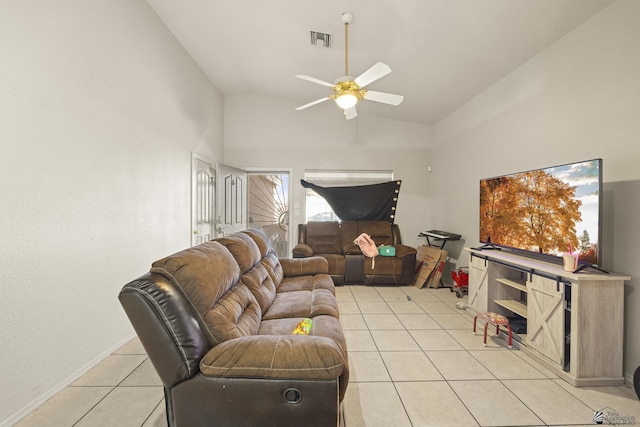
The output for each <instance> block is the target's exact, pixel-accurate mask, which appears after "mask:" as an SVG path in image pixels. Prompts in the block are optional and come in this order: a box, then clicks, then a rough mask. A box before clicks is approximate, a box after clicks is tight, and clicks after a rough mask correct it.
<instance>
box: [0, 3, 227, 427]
mask: <svg viewBox="0 0 640 427" xmlns="http://www.w3.org/2000/svg"><path fill="white" fill-rule="evenodd" d="M0 53H1V55H0V56H1V58H2V65H1V66H0V82H1V83H0V145H1V147H2V152H1V153H0V206H1V207H0V236H2V239H0V286H1V297H0V319H1V324H2V327H0V343H1V345H0V361H1V362H0V378H1V380H0V382H1V383H2V387H1V388H0V424H2V423H3V421H6V422H7V423H12V420H13V421H15V420H16V419H18V418H20V416H21V415H23V414H25V412H27V411H28V410H30V409H33V407H34V406H35V405H37V404H38V403H42V400H43V399H45V398H46V397H47V396H49V395H50V393H51V392H54V391H56V390H58V389H59V388H60V387H62V386H64V385H65V384H66V383H68V382H69V381H71V380H73V379H74V378H75V377H76V376H77V375H78V374H80V373H82V372H83V371H84V370H86V369H88V368H89V367H91V366H92V364H93V363H95V362H97V361H99V360H100V359H101V358H102V357H104V356H106V355H107V354H108V353H109V352H111V351H112V350H113V349H115V348H117V347H118V346H119V345H121V344H122V343H123V342H124V340H126V339H127V338H129V337H131V336H132V334H133V330H132V328H131V326H130V324H129V322H128V320H127V319H126V316H125V314H124V311H123V310H122V308H121V307H120V304H119V302H118V300H117V295H118V291H119V290H120V288H121V287H122V285H124V284H125V283H126V282H128V281H130V280H132V279H134V278H136V277H137V276H139V275H141V274H143V273H144V272H146V271H148V269H149V266H150V263H151V262H152V261H154V260H155V259H158V258H160V257H162V256H165V255H167V254H169V253H171V252H174V251H177V250H179V249H182V248H184V247H186V246H189V243H190V240H189V237H190V214H189V212H190V200H189V197H190V191H189V188H190V159H191V154H190V153H191V152H192V151H194V152H198V153H199V154H201V155H203V156H205V157H208V158H211V159H212V160H214V161H215V160H219V159H221V158H222V146H223V144H222V138H223V129H222V126H223V112H222V109H223V101H222V97H221V96H220V95H219V93H218V92H217V90H216V89H215V88H214V87H212V86H211V84H210V83H209V81H208V80H207V79H206V77H205V76H204V74H203V73H202V72H201V70H200V69H199V68H198V67H197V66H196V65H195V64H194V62H193V61H192V60H191V59H190V57H189V56H188V55H187V53H186V52H185V51H184V50H183V49H182V47H181V46H180V45H179V44H178V43H177V41H176V40H175V39H174V37H173V36H172V35H171V33H169V31H168V30H167V29H166V27H165V26H164V25H163V24H162V23H161V22H160V20H159V19H158V18H157V16H156V15H155V14H154V13H153V12H152V11H151V9H150V8H149V7H148V5H147V4H146V3H145V2H144V1H141V0H135V1H132V0H111V1H108V2H107V1H101V2H86V1H81V0H66V1H56V2H50V1H47V0H30V1H28V2H25V1H19V0H15V1H12V0H10V1H3V2H2V3H0Z"/></svg>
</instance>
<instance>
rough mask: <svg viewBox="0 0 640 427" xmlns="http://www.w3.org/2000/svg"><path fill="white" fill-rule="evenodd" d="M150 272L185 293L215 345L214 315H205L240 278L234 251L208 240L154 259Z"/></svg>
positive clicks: (212, 343)
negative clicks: (231, 251) (232, 252)
mask: <svg viewBox="0 0 640 427" xmlns="http://www.w3.org/2000/svg"><path fill="white" fill-rule="evenodd" d="M151 272H152V273H157V274H160V275H161V276H163V277H165V278H166V279H168V280H169V281H171V282H172V283H174V284H175V285H176V286H177V287H178V288H179V289H180V290H181V291H182V292H183V293H184V295H185V297H186V298H187V300H188V301H189V303H190V304H191V305H192V306H193V307H194V309H195V312H196V313H197V315H198V316H199V317H200V319H202V323H203V324H204V325H205V327H206V328H207V329H206V331H205V332H206V334H207V338H208V339H209V341H210V343H211V345H215V344H216V343H217V342H218V340H217V339H216V338H215V337H214V334H213V332H212V329H213V327H214V324H212V320H213V319H211V318H209V319H208V320H205V318H206V315H207V313H208V312H209V311H210V310H212V309H213V307H214V305H215V304H216V302H217V301H218V300H219V299H220V298H221V297H222V296H223V295H225V294H226V293H227V292H228V291H229V290H230V289H231V288H232V287H233V286H234V285H235V284H236V283H237V282H238V279H239V276H240V269H239V268H238V264H237V263H236V262H235V259H234V258H233V256H232V255H231V253H230V252H229V251H228V250H227V249H226V248H225V247H224V246H222V245H221V244H220V243H218V242H215V241H211V242H206V243H203V244H201V245H198V246H194V247H192V248H187V249H185V250H183V251H180V252H178V253H176V254H173V255H170V256H168V257H165V258H163V259H161V260H158V261H156V262H154V263H153V264H152V266H151ZM254 300H255V298H254Z"/></svg>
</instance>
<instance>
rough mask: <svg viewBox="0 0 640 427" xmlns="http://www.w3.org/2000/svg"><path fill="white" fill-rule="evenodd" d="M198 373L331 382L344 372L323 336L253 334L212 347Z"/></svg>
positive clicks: (339, 358) (333, 344) (332, 343)
mask: <svg viewBox="0 0 640 427" xmlns="http://www.w3.org/2000/svg"><path fill="white" fill-rule="evenodd" d="M200 370H201V372H202V373H203V374H204V375H210V376H217V377H220V376H226V377H236V378H237V377H240V378H284V379H312V380H321V379H334V378H337V377H338V376H340V375H341V374H342V373H343V371H344V370H345V358H344V355H343V353H342V349H341V348H340V346H339V345H338V344H337V343H336V342H335V341H334V340H332V339H330V338H327V337H322V336H311V335H304V336H302V335H291V334H287V335H271V336H265V335H255V336H251V337H245V338H241V339H237V340H230V341H226V342H224V343H222V344H220V345H218V346H216V347H214V348H213V349H212V350H210V351H209V353H207V354H206V355H205V357H204V358H203V359H202V361H201V362H200ZM247 408H248V407H247Z"/></svg>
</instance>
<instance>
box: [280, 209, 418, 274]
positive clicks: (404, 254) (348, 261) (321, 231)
mask: <svg viewBox="0 0 640 427" xmlns="http://www.w3.org/2000/svg"><path fill="white" fill-rule="evenodd" d="M361 233H367V234H369V235H370V236H371V238H372V239H373V241H374V242H375V243H376V245H377V246H380V245H391V246H394V247H395V249H396V255H395V256H393V257H383V256H377V257H376V258H375V264H374V263H373V262H372V260H371V258H367V257H365V256H364V255H362V252H361V251H360V248H359V247H358V246H357V245H355V244H354V243H353V241H354V240H355V238H356V237H358V236H359V235H360V234H361ZM416 252H417V251H416V249H415V248H412V247H410V246H406V245H403V244H402V239H401V237H400V228H399V227H398V225H397V224H391V223H389V222H388V221H341V222H337V221H309V222H308V223H306V224H299V225H298V244H297V245H296V246H295V247H294V249H293V257H294V258H306V257H312V256H321V257H323V258H325V259H326V260H327V262H328V263H329V275H330V276H331V278H332V279H333V281H334V283H335V284H336V285H344V284H365V285H406V284H410V283H413V281H414V275H415V268H416Z"/></svg>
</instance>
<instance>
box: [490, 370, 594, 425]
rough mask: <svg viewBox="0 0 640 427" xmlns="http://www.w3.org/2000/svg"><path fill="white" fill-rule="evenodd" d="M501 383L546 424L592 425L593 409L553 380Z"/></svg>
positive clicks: (505, 381) (504, 381) (506, 381)
mask: <svg viewBox="0 0 640 427" xmlns="http://www.w3.org/2000/svg"><path fill="white" fill-rule="evenodd" d="M502 383H503V384H504V385H505V386H506V387H507V388H509V390H511V391H512V392H513V394H515V395H516V396H517V397H518V399H520V400H521V401H522V402H523V403H524V404H525V405H527V407H528V408H529V409H530V410H532V411H533V412H534V413H535V414H536V416H538V418H540V419H541V420H542V421H543V422H545V423H547V424H550V425H562V424H592V423H593V409H591V408H590V407H589V406H587V405H585V404H584V403H583V402H581V401H580V400H578V399H577V398H576V397H574V396H573V395H572V394H571V393H568V392H567V391H566V390H565V389H564V388H562V387H560V386H559V385H558V384H556V382H555V381H554V380H550V379H544V380H503V381H502Z"/></svg>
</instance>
